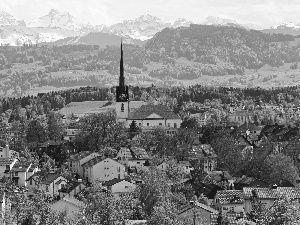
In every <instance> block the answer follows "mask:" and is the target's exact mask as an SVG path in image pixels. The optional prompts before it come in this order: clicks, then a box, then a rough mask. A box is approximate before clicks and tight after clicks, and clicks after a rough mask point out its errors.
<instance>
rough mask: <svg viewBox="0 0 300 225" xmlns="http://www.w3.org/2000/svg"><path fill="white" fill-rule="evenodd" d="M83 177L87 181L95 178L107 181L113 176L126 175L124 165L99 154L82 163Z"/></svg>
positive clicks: (119, 177)
mask: <svg viewBox="0 0 300 225" xmlns="http://www.w3.org/2000/svg"><path fill="white" fill-rule="evenodd" d="M81 166H82V168H83V177H84V179H85V180H86V181H87V182H93V181H95V180H100V181H109V180H112V179H114V178H118V179H124V178H125V175H126V171H125V166H124V165H123V164H121V163H119V162H118V161H116V160H114V159H111V158H106V159H103V158H102V157H101V156H98V157H96V158H93V159H90V160H89V161H87V162H85V163H83V164H82V165H81Z"/></svg>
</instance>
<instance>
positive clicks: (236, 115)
mask: <svg viewBox="0 0 300 225" xmlns="http://www.w3.org/2000/svg"><path fill="white" fill-rule="evenodd" d="M228 119H229V121H230V122H234V123H237V124H239V125H242V124H244V123H252V113H251V112H249V111H246V110H243V109H242V110H235V111H233V112H232V113H229V114H228Z"/></svg>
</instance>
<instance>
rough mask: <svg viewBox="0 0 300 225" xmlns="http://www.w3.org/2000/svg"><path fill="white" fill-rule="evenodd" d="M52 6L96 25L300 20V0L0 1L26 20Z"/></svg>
mask: <svg viewBox="0 0 300 225" xmlns="http://www.w3.org/2000/svg"><path fill="white" fill-rule="evenodd" d="M51 9H57V10H60V11H67V12H70V14H71V15H73V16H74V17H76V18H78V19H82V20H85V21H88V22H90V23H91V24H93V25H96V24H107V25H110V24H113V23H117V22H122V21H123V20H127V19H135V18H136V17H138V16H140V15H142V14H150V15H153V16H157V17H159V18H161V19H162V20H164V21H166V22H172V21H174V20H176V19H177V18H185V19H187V20H191V21H193V22H195V23H197V22H201V21H203V20H204V19H205V18H206V17H208V16H219V17H222V18H229V19H235V20H236V21H238V22H240V23H255V24H258V25H261V26H264V27H269V26H272V25H276V24H279V23H282V22H294V23H300V13H299V12H300V0H0V10H2V11H5V12H8V13H10V14H12V15H13V16H14V17H16V18H17V19H23V20H25V22H30V21H31V20H33V19H35V18H38V17H41V16H44V15H46V14H47V13H48V12H49V11H50V10H51Z"/></svg>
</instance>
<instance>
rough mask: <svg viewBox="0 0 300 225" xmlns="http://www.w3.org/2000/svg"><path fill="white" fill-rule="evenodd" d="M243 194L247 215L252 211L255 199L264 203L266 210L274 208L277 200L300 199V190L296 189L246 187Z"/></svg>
mask: <svg viewBox="0 0 300 225" xmlns="http://www.w3.org/2000/svg"><path fill="white" fill-rule="evenodd" d="M243 192H244V200H245V212H246V213H247V212H250V211H251V209H252V202H253V200H254V199H255V200H257V201H259V202H260V203H262V204H263V205H264V206H265V207H266V208H267V207H270V206H272V205H273V203H274V201H275V200H276V199H279V198H282V197H284V196H286V197H288V198H292V199H298V200H299V199H300V188H294V187H276V186H273V187H272V188H255V187H244V188H243Z"/></svg>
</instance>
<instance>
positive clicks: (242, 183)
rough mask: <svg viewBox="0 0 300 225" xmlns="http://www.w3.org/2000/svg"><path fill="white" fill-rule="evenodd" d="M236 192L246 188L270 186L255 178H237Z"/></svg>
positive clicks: (235, 183) (235, 182)
mask: <svg viewBox="0 0 300 225" xmlns="http://www.w3.org/2000/svg"><path fill="white" fill-rule="evenodd" d="M233 183H234V189H235V190H243V188H244V187H262V188H263V187H269V186H270V184H269V183H268V182H265V181H263V180H259V179H257V178H254V177H246V176H242V177H241V178H237V179H236V180H235V181H234V182H233Z"/></svg>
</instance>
